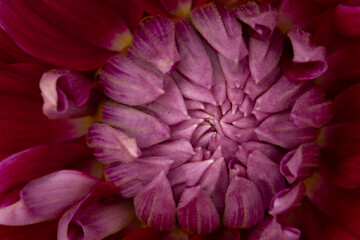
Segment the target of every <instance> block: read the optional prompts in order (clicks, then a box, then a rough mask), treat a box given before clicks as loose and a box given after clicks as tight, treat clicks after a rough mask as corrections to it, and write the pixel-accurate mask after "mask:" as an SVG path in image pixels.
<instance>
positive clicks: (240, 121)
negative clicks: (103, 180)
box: [88, 3, 331, 235]
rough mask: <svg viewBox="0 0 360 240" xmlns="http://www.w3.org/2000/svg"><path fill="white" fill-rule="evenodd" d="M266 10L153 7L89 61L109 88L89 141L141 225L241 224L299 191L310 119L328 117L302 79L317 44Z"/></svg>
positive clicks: (287, 204)
mask: <svg viewBox="0 0 360 240" xmlns="http://www.w3.org/2000/svg"><path fill="white" fill-rule="evenodd" d="M264 19H266V20H265V21H264ZM239 20H240V22H239ZM278 20H279V16H278V13H277V12H276V10H275V9H273V8H272V7H271V6H269V5H261V6H259V5H257V4H255V3H250V4H248V5H243V6H240V7H237V8H235V9H233V10H229V9H227V8H224V7H220V6H215V5H210V6H207V7H202V8H199V9H196V10H193V11H192V12H191V13H190V15H189V21H186V20H184V21H179V22H177V23H173V22H172V21H171V20H170V19H168V18H166V17H160V16H158V17H153V18H150V19H148V20H146V21H144V22H143V23H141V24H140V26H139V29H138V30H137V32H136V33H135V34H134V37H133V42H132V45H131V46H130V48H129V49H128V51H127V54H126V56H120V55H119V56H115V57H113V58H111V59H109V60H108V61H107V63H106V64H105V65H104V67H103V68H102V70H101V71H100V73H99V78H100V82H101V83H102V84H103V86H104V92H105V94H106V95H107V96H108V97H109V98H111V100H109V101H106V102H105V103H103V105H102V107H101V113H100V115H101V117H99V122H97V123H95V124H93V125H92V126H91V127H90V129H89V134H88V138H89V146H90V147H91V148H93V149H94V154H95V156H96V157H97V159H98V160H99V161H101V162H102V163H104V164H105V165H106V167H105V173H106V176H107V178H108V179H109V180H110V181H111V182H113V183H114V184H115V186H117V187H118V188H119V190H120V193H121V195H122V196H123V197H125V198H134V205H135V212H136V215H137V217H138V218H139V219H141V220H142V221H144V222H146V223H147V224H148V225H149V226H152V227H154V228H155V229H158V230H172V229H174V228H175V227H176V225H177V224H178V225H179V227H180V228H182V229H184V230H186V231H188V232H192V233H211V232H213V231H215V230H216V229H217V228H218V227H219V226H220V225H224V226H225V227H227V228H251V227H253V226H255V225H256V224H258V223H260V222H262V221H263V219H264V217H265V215H268V214H271V215H273V216H277V215H278V214H280V213H284V212H286V211H287V210H288V209H289V208H291V207H292V206H293V205H294V204H296V203H297V200H298V199H300V198H301V196H302V195H303V194H304V193H305V191H304V190H305V189H304V186H303V185H302V184H301V183H300V182H301V180H303V179H304V178H306V177H308V176H309V175H310V173H311V171H312V169H313V167H315V166H316V162H317V160H318V158H319V148H318V147H317V145H316V144H315V142H314V141H315V139H316V136H317V135H316V134H317V130H316V129H317V128H318V127H320V126H323V125H324V124H326V123H327V122H328V121H329V120H330V118H331V114H330V102H329V101H327V100H326V99H325V98H324V97H325V94H324V92H323V90H322V89H321V88H320V87H319V86H317V85H315V84H314V83H313V81H312V79H314V78H316V77H319V76H321V75H322V74H323V73H324V72H325V71H326V69H327V64H326V62H325V49H324V48H323V47H318V46H315V45H313V44H312V43H311V42H310V35H309V34H308V33H305V32H303V31H301V30H298V29H293V30H291V31H290V32H289V33H288V34H287V37H286V36H284V35H283V34H282V33H281V32H280V31H279V30H278V29H277V28H276V25H277V23H278ZM241 22H242V23H243V25H242V24H241ZM242 28H244V29H245V30H244V31H243V30H242ZM286 41H288V42H286ZM287 44H288V45H289V46H287ZM229 46H231V47H229ZM286 47H289V50H292V51H291V52H290V53H289V52H287V51H286V50H287V49H285V48H286ZM285 53H286V54H285ZM260 225H261V224H260ZM276 230H278V229H276ZM274 231H275V228H274ZM283 234H284V235H286V234H294V235H296V234H299V232H297V231H296V230H294V229H284V233H283Z"/></svg>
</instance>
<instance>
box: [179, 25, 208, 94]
mask: <svg viewBox="0 0 360 240" xmlns="http://www.w3.org/2000/svg"><path fill="white" fill-rule="evenodd" d="M175 29H176V42H177V46H178V49H179V53H180V62H179V64H178V65H177V67H176V68H177V70H178V71H179V72H181V73H182V74H184V75H185V76H186V77H188V78H189V79H191V80H192V81H194V82H195V83H197V84H199V85H201V86H203V87H206V88H208V89H210V88H211V87H212V85H213V84H214V82H213V78H212V71H211V69H212V66H211V63H210V59H209V56H208V54H207V52H206V49H205V48H204V45H203V42H202V40H201V39H200V36H199V35H198V34H197V33H196V32H195V30H194V29H193V28H192V27H191V26H190V24H189V23H188V22H186V21H182V22H178V23H176V25H175ZM194 66H196V68H194Z"/></svg>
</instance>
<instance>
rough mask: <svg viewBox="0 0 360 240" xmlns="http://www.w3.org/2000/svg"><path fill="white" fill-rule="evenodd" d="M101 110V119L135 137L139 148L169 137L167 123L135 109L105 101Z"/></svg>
mask: <svg viewBox="0 0 360 240" xmlns="http://www.w3.org/2000/svg"><path fill="white" fill-rule="evenodd" d="M102 110H103V111H102V121H103V122H105V123H109V124H110V125H112V126H113V127H115V128H119V129H121V130H122V131H124V132H125V133H126V134H127V135H128V136H129V137H132V138H135V139H136V143H137V144H138V146H139V147H140V148H144V147H149V146H151V145H154V144H156V143H159V142H162V141H165V140H166V139H168V138H169V137H170V136H169V134H170V129H169V127H168V126H167V125H165V124H164V123H162V122H160V121H159V120H158V119H157V118H155V117H153V116H150V115H148V114H146V113H144V112H141V111H139V110H137V109H134V108H131V107H128V106H125V105H120V104H116V103H112V102H107V103H105V104H104V106H103V109H102ZM149 136H151V137H149Z"/></svg>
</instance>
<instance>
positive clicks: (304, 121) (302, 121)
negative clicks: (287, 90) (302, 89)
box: [290, 87, 332, 127]
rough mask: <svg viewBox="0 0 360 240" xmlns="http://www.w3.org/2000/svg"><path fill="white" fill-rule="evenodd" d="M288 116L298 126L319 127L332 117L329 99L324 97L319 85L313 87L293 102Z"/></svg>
mask: <svg viewBox="0 0 360 240" xmlns="http://www.w3.org/2000/svg"><path fill="white" fill-rule="evenodd" d="M290 117H291V119H292V121H293V122H294V124H295V125H296V126H299V127H306V126H311V127H321V126H324V125H325V124H327V123H328V122H330V120H331V118H332V111H331V101H327V100H326V99H325V92H324V90H323V89H322V88H320V87H313V88H312V89H310V90H309V91H307V92H306V93H304V94H303V95H301V96H300V97H299V98H298V99H297V100H296V102H295V104H294V106H293V108H292V110H291V114H290Z"/></svg>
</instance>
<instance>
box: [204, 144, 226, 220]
mask: <svg viewBox="0 0 360 240" xmlns="http://www.w3.org/2000/svg"><path fill="white" fill-rule="evenodd" d="M218 150H219V151H218V153H219V154H220V155H221V147H219V148H218ZM215 153H216V151H215ZM215 153H214V154H215ZM214 157H215V156H214V155H213V156H212V158H213V159H214ZM199 185H200V186H201V188H202V189H203V190H204V191H205V192H206V193H207V195H209V196H210V197H211V199H212V200H213V203H214V205H215V207H216V209H217V211H218V213H220V214H221V213H223V212H224V208H225V198H224V196H225V194H226V189H227V187H228V185H229V182H228V174H227V168H226V164H225V160H224V158H220V159H217V160H215V162H214V163H213V164H211V166H210V167H209V168H208V169H207V170H206V171H205V173H204V174H203V176H202V177H201V179H200V181H199Z"/></svg>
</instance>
